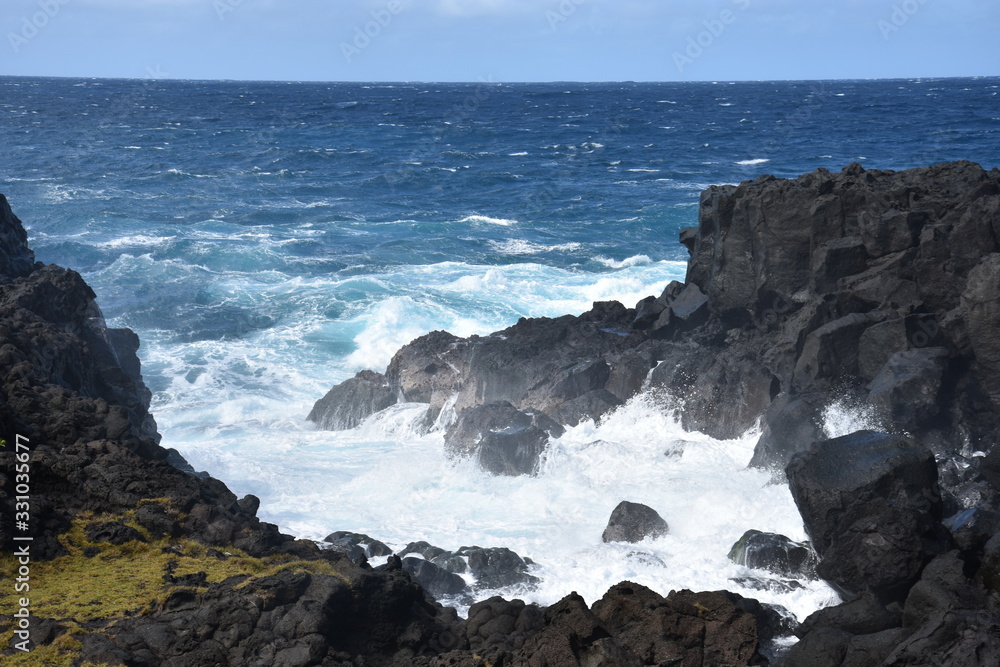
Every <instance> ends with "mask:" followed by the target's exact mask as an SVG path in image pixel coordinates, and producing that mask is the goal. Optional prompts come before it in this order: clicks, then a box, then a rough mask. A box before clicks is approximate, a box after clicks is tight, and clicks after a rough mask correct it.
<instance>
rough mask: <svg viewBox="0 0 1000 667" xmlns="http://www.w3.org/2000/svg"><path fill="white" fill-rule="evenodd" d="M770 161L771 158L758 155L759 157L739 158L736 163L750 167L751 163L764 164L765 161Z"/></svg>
mask: <svg viewBox="0 0 1000 667" xmlns="http://www.w3.org/2000/svg"><path fill="white" fill-rule="evenodd" d="M770 161H771V160H770V159H769V158H763V157H759V158H754V159H752V160H740V161H738V162H737V163H736V164H738V165H741V166H743V167H751V166H753V165H757V164H764V163H765V162H770Z"/></svg>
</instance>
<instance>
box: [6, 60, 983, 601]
mask: <svg viewBox="0 0 1000 667" xmlns="http://www.w3.org/2000/svg"><path fill="white" fill-rule="evenodd" d="M998 93H1000V79H997V78H978V79H946V80H931V79H927V80H894V81H824V82H807V81H806V82H754V83H725V82H711V83H661V84H653V83H642V84H632V83H622V84H603V83H602V84H579V83H573V84H558V83H556V84H506V83H493V82H480V83H471V84H429V83H424V84H403V83H400V84H370V85H364V84H355V83H350V84H346V83H343V84H337V83H334V84H325V83H324V84H321V83H286V82H281V83H248V82H197V81H156V80H93V79H33V78H11V77H0V151H2V152H0V155H2V157H0V192H3V193H4V194H6V195H7V196H8V198H9V199H10V201H11V204H12V206H13V208H14V210H15V213H17V214H18V216H19V217H20V218H21V219H22V220H23V221H24V222H25V223H26V226H27V228H28V234H29V237H30V242H31V244H32V246H33V248H34V250H35V252H36V255H37V257H38V259H39V260H41V261H43V262H46V263H57V264H61V265H63V266H67V267H71V268H73V269H75V270H77V271H79V272H80V273H81V274H83V276H84V277H85V278H86V280H87V281H88V282H89V283H90V285H91V286H92V287H93V288H94V290H95V291H96V292H97V295H98V300H99V303H100V304H101V306H102V308H103V310H104V314H105V316H106V317H107V319H108V322H109V324H110V325H111V326H126V327H131V328H132V329H134V330H135V331H136V332H137V333H138V334H139V336H140V337H141V339H142V348H141V349H140V356H141V359H142V363H143V375H144V377H145V380H146V383H147V384H148V385H149V387H150V388H151V389H152V391H153V393H154V398H153V405H152V411H153V413H154V415H155V417H156V420H157V422H158V424H159V428H160V432H161V433H162V434H163V445H164V446H166V447H175V448H177V449H178V450H179V451H181V452H182V453H183V455H184V456H185V457H186V458H187V459H188V460H189V461H190V462H191V463H192V464H193V465H194V466H195V467H196V468H197V469H199V470H207V471H209V472H210V473H211V474H212V475H213V476H215V477H218V478H219V479H222V480H223V481H225V482H226V483H227V484H228V485H229V486H230V488H231V489H233V491H234V492H236V493H237V494H238V495H242V494H246V493H253V494H256V495H257V496H259V497H260V498H261V500H262V505H261V510H260V515H261V517H262V518H264V519H266V520H268V521H272V522H274V523H277V524H278V525H279V526H280V527H281V529H282V530H283V531H286V532H289V533H292V534H295V535H297V536H300V537H305V538H312V539H322V538H323V537H324V536H326V535H327V534H328V533H330V532H332V531H334V530H352V531H359V532H364V533H367V534H369V535H372V536H373V537H376V538H378V539H381V540H383V541H386V542H388V543H390V544H391V545H392V546H395V547H402V546H404V545H405V544H406V543H407V542H410V541H415V540H427V541H429V542H431V543H433V544H435V545H437V546H440V547H443V548H446V549H456V548H458V547H460V546H463V545H473V544H476V545H479V546H484V547H490V546H506V547H509V548H511V549H513V550H515V551H517V552H518V553H519V554H521V555H522V556H527V557H530V558H531V559H532V560H533V561H534V562H535V565H534V566H533V572H534V574H535V575H536V576H538V577H540V578H541V580H542V581H541V584H540V585H539V586H538V587H537V588H536V589H534V590H507V591H502V592H503V593H504V594H506V595H508V596H510V595H516V596H519V597H522V598H524V599H527V600H531V601H537V602H540V603H543V604H549V603H552V602H555V601H556V600H558V599H560V598H561V597H563V596H564V595H566V594H567V593H569V592H570V591H574V590H575V591H578V592H579V593H580V594H582V595H583V596H584V597H585V598H586V599H587V600H588V602H593V601H594V600H595V599H598V598H599V597H600V596H601V595H603V593H604V592H605V591H606V590H607V588H608V587H609V586H611V585H612V584H614V583H616V582H618V581H619V580H622V579H631V580H633V581H637V582H639V583H642V584H645V585H647V586H650V587H651V588H653V589H655V590H657V591H659V592H661V593H664V594H665V593H667V592H669V591H670V590H672V589H680V588H691V589H695V590H714V589H720V588H728V589H730V590H734V591H737V592H741V593H743V594H745V595H749V596H753V597H756V598H758V599H760V600H762V601H764V602H769V603H774V604H780V605H782V606H784V607H785V608H787V609H788V610H789V611H790V612H791V613H794V614H796V615H798V616H799V617H800V618H802V617H804V616H805V615H806V614H808V613H810V612H811V611H813V610H815V609H816V608H818V607H821V606H824V605H827V604H831V603H833V602H835V601H836V599H837V598H836V595H835V594H834V593H833V592H832V591H831V590H830V589H829V588H827V587H826V586H825V585H823V584H821V583H816V582H802V585H801V587H795V586H791V587H780V586H773V587H772V588H771V589H767V590H757V589H755V588H754V587H753V586H752V585H751V586H750V587H744V586H743V584H741V583H739V582H737V581H734V579H740V580H743V581H749V580H752V579H753V578H754V577H755V576H758V575H759V574H760V573H754V572H752V571H749V570H747V569H746V568H743V567H741V566H738V565H735V564H733V563H731V562H729V561H728V559H727V553H728V552H729V549H730V547H731V546H732V544H733V542H735V541H736V540H737V539H738V538H739V537H740V536H741V535H742V534H743V532H744V531H745V530H747V529H750V528H755V529H759V530H764V531H774V532H780V533H783V534H785V535H787V536H789V537H791V538H792V539H797V540H798V539H804V538H805V534H804V532H803V529H802V523H801V520H800V519H799V517H798V513H797V511H796V509H795V506H794V504H793V502H792V499H791V496H790V494H789V492H788V489H787V487H786V486H784V485H780V484H772V483H770V480H769V478H768V476H767V475H765V474H763V473H761V472H759V471H754V470H747V469H746V464H747V462H748V461H749V459H750V456H751V454H752V451H753V445H754V442H755V438H756V436H755V434H754V433H752V432H751V433H748V434H746V435H745V436H744V437H742V438H740V439H737V440H734V441H718V440H714V439H712V438H709V437H707V436H704V435H702V434H699V433H686V432H684V431H683V430H682V429H681V428H680V427H679V426H678V425H677V423H676V419H675V415H673V414H671V412H670V410H669V409H668V408H665V407H664V406H665V403H664V397H662V396H657V395H652V394H644V395H641V396H639V397H638V398H637V399H636V400H634V401H632V402H631V403H629V404H627V405H626V406H624V407H622V408H621V409H619V410H618V411H616V412H615V413H613V414H611V415H610V416H608V417H607V418H606V419H604V420H603V421H602V422H601V423H599V424H595V423H592V422H586V423H584V424H581V425H580V426H578V427H575V428H571V429H568V431H567V433H566V434H565V435H564V436H563V437H561V438H559V439H558V440H556V441H554V442H553V443H552V445H551V448H550V450H549V452H548V455H547V456H546V458H545V461H544V465H543V469H542V471H541V473H540V474H539V475H538V476H536V477H517V478H508V477H491V476H489V475H486V474H483V473H482V472H481V471H479V470H478V469H477V468H476V466H475V465H474V464H472V463H471V462H468V461H450V460H447V459H446V458H444V456H443V453H442V434H441V433H440V432H431V433H421V432H420V431H419V429H418V428H417V426H416V425H417V424H418V423H419V421H420V419H421V416H422V412H423V407H422V406H419V405H413V404H401V405H398V406H396V407H394V408H392V409H390V410H389V411H387V412H386V413H384V414H381V415H378V416H376V417H375V418H372V419H370V420H369V421H368V422H367V423H365V424H364V425H362V426H361V427H359V428H357V429H355V430H353V431H348V432H323V431H316V430H315V429H314V428H313V426H312V425H311V424H310V423H308V422H306V421H305V416H306V414H307V413H308V412H309V410H310V408H311V406H312V404H313V402H314V401H316V400H317V399H318V398H320V397H321V396H322V395H323V394H324V393H325V392H326V391H327V390H328V389H329V388H330V387H331V386H332V385H334V384H336V383H338V382H340V381H342V380H344V379H346V378H348V377H350V376H351V375H353V374H354V373H355V372H357V371H358V370H361V369H365V368H371V369H375V370H379V371H381V370H383V369H384V368H385V366H386V364H387V363H388V361H389V359H390V358H391V356H392V354H393V353H394V352H395V350H396V349H398V348H399V347H400V346H401V345H403V344H405V343H407V342H408V341H410V340H411V339H413V338H415V337H416V336H419V335H421V334H423V333H426V332H429V331H432V330H435V329H446V330H448V331H451V332H453V333H455V334H458V335H468V334H473V333H478V334H486V333H489V332H491V331H493V330H496V329H499V328H503V327H506V326H509V325H510V324H512V323H514V322H515V321H516V320H517V319H518V318H520V317H522V316H529V317H538V316H557V315H562V314H565V313H581V312H583V311H584V310H587V309H588V308H589V307H590V304H591V303H592V302H593V301H597V300H607V299H618V300H620V301H622V302H623V303H625V304H626V305H629V306H631V305H634V304H635V303H636V302H637V301H638V300H639V299H641V298H643V297H645V296H647V295H650V294H659V293H660V292H661V291H662V290H663V288H664V286H665V285H666V284H667V283H668V282H669V281H670V280H674V279H678V280H683V277H684V273H685V261H686V259H687V254H686V251H685V250H684V249H683V247H681V246H680V245H679V244H678V242H677V238H678V232H679V230H680V229H681V228H682V227H687V226H692V225H695V224H697V209H698V197H699V193H700V192H701V191H702V190H703V189H704V188H706V187H707V186H709V185H712V184H721V183H738V182H740V181H742V180H745V179H751V178H755V177H757V176H758V175H761V174H764V173H769V174H774V175H776V176H783V177H788V176H796V175H798V174H800V173H804V172H808V171H812V170H814V169H817V168H820V167H822V168H827V169H830V170H840V169H841V168H843V167H844V166H846V165H847V164H849V163H851V162H860V163H861V164H862V165H864V166H865V167H866V168H870V169H896V170H898V169H904V168H910V167H916V166H922V165H925V164H930V163H935V162H943V161H947V160H955V159H968V160H973V161H977V162H979V163H981V164H982V165H983V166H985V167H987V168H992V167H995V166H997V165H998V163H1000V96H998ZM860 421H861V418H860V417H859V416H857V415H852V414H850V413H849V412H846V411H844V410H842V409H840V408H838V407H837V406H831V408H830V411H829V419H828V431H829V432H830V434H831V435H836V434H840V433H843V432H847V431H850V430H852V429H853V428H854V427H856V426H858V425H859V422H860ZM623 499H628V500H632V501H635V502H643V503H646V504H648V505H651V506H652V507H654V508H655V509H657V510H658V511H659V512H660V513H661V514H662V515H663V517H664V518H665V519H666V520H667V521H668V523H669V524H670V533H669V534H668V535H667V536H665V537H662V538H660V539H657V540H653V541H647V542H644V543H641V544H638V545H623V544H603V543H602V542H601V539H600V536H601V532H602V530H603V528H604V526H605V524H606V522H607V519H608V516H609V514H610V512H611V510H612V508H614V506H615V505H616V504H617V503H618V502H619V501H620V500H623ZM786 589H787V590H786ZM492 593H493V592H491V591H483V592H480V593H479V594H478V595H479V597H480V598H482V597H486V596H488V595H490V594H492ZM467 603H468V601H466V603H465V604H467ZM463 606H464V605H463Z"/></svg>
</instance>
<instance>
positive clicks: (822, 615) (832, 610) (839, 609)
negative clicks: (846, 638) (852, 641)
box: [795, 591, 903, 637]
mask: <svg viewBox="0 0 1000 667" xmlns="http://www.w3.org/2000/svg"><path fill="white" fill-rule="evenodd" d="M893 606H894V607H895V610H890V609H888V608H887V607H886V606H885V605H883V604H882V603H881V602H879V601H878V599H877V598H876V597H875V596H874V595H873V594H872V593H871V592H867V591H866V592H864V593H862V594H861V595H859V596H858V597H857V598H855V599H853V600H850V601H848V602H844V603H842V604H838V605H834V606H832V607H825V608H823V609H820V610H819V611H815V612H813V613H812V614H810V615H809V616H808V617H807V618H806V619H805V620H804V621H802V624H801V625H800V626H799V627H798V628H797V629H796V631H795V634H796V635H798V636H799V637H805V636H806V635H808V634H809V633H811V632H814V631H815V630H818V629H820V628H835V629H837V630H842V631H844V632H849V633H851V634H854V635H867V634H873V633H876V632H882V631H883V630H890V629H892V628H898V627H901V626H902V624H903V619H902V614H901V613H900V611H899V605H898V604H897V605H893Z"/></svg>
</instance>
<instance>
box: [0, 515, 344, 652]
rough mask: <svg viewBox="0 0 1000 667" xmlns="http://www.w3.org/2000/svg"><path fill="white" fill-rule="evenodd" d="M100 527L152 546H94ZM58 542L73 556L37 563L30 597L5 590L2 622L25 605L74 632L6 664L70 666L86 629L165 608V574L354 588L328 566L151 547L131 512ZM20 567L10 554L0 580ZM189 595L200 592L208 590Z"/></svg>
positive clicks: (171, 544) (196, 547)
mask: <svg viewBox="0 0 1000 667" xmlns="http://www.w3.org/2000/svg"><path fill="white" fill-rule="evenodd" d="M97 521H122V522H124V523H126V524H127V525H130V526H132V527H133V528H135V529H136V530H138V531H139V532H140V533H141V534H143V536H144V537H145V538H146V539H147V540H148V541H146V542H143V541H139V540H134V541H131V542H128V543H126V544H122V545H113V544H109V543H106V542H101V543H94V542H90V541H89V540H87V538H86V526H87V525H88V524H90V523H93V522H97ZM59 539H60V542H61V543H62V545H63V546H64V547H65V548H66V550H67V551H68V552H69V553H68V555H65V556H62V557H60V558H56V559H54V560H51V561H46V562H32V563H31V582H30V583H31V590H30V591H29V592H27V593H15V592H14V590H13V587H12V586H5V587H2V588H0V614H2V615H8V614H13V612H14V611H15V610H16V605H17V603H18V598H20V597H28V598H29V599H30V600H31V613H32V615H33V616H35V617H37V618H51V619H55V620H57V621H59V622H60V623H62V624H63V625H67V626H68V627H70V631H69V632H67V633H65V634H63V635H62V636H61V637H59V639H57V640H56V641H54V642H53V643H52V644H51V645H49V646H44V647H36V648H35V649H34V650H32V651H31V652H30V653H21V654H20V655H15V656H9V657H8V656H5V657H4V658H3V662H4V664H8V661H9V664H12V665H15V664H16V665H36V664H37V665H64V664H65V665H68V664H69V663H70V661H72V659H73V656H74V655H75V654H78V652H79V648H80V643H79V638H78V637H79V635H81V634H83V633H85V631H84V630H83V629H82V628H83V626H85V625H89V627H93V625H92V624H94V623H97V624H99V625H104V624H114V623H115V622H117V621H118V620H120V619H123V618H127V617H130V616H136V615H139V614H144V613H151V612H153V611H155V610H156V609H159V608H161V606H162V604H163V603H164V602H165V601H166V599H167V597H168V595H169V594H170V593H171V592H173V591H176V590H178V587H177V586H176V585H171V584H170V583H169V582H167V581H165V580H164V575H165V574H167V573H172V575H173V576H174V577H182V576H184V575H187V574H194V573H198V572H204V573H205V575H206V581H207V583H208V584H212V583H218V582H222V581H225V580H226V579H228V578H230V577H234V576H237V575H244V576H245V575H249V578H248V579H247V580H246V581H244V582H241V583H240V584H239V586H238V588H245V587H252V586H253V584H254V582H255V581H256V580H258V579H259V578H261V577H266V576H270V575H272V574H276V573H278V572H280V571H282V570H287V569H292V570H295V571H308V572H311V573H314V574H324V575H330V576H334V577H337V578H339V579H341V580H342V581H344V582H345V583H349V581H348V579H347V578H346V577H345V576H344V575H343V574H342V573H340V572H338V571H337V570H336V569H335V568H334V567H333V566H332V565H331V563H329V562H328V561H322V560H319V561H302V560H297V559H295V558H294V557H291V556H286V555H281V556H271V557H267V558H254V557H251V556H248V555H247V554H246V553H244V552H242V551H240V550H238V549H234V548H228V549H224V550H221V551H223V552H224V553H226V554H227V557H226V558H221V559H220V558H218V557H216V556H215V555H210V554H209V553H208V552H209V547H206V546H205V545H203V544H200V543H198V542H195V541H193V540H188V539H172V538H164V539H160V540H152V539H150V536H149V532H148V531H146V530H145V529H143V528H142V527H141V526H139V525H137V524H136V523H135V521H134V517H133V516H132V513H131V512H129V513H127V514H125V515H118V516H110V515H100V516H94V515H90V514H86V515H81V516H79V517H78V518H77V519H76V520H75V521H74V522H73V525H72V528H71V529H70V530H69V531H68V532H67V533H65V534H64V535H62V536H60V538H59ZM85 552H86V553H89V554H91V555H89V556H88V555H85ZM17 567H18V563H17V561H16V559H15V558H14V557H13V556H12V555H11V554H2V555H0V580H3V581H12V580H13V579H14V577H15V576H16V572H17ZM185 588H187V589H188V590H193V591H195V592H202V591H204V590H206V588H205V587H190V586H187V587H185ZM12 637H13V631H12V630H11V631H8V632H6V633H3V634H0V640H2V642H3V643H2V644H0V648H7V647H9V646H10V645H11V639H12ZM64 658H65V659H64Z"/></svg>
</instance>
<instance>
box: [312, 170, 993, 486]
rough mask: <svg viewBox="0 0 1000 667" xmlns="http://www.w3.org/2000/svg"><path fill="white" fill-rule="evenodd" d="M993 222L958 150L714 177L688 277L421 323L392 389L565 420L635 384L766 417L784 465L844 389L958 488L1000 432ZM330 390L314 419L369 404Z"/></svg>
mask: <svg viewBox="0 0 1000 667" xmlns="http://www.w3.org/2000/svg"><path fill="white" fill-rule="evenodd" d="M998 219H1000V172H998V171H997V170H993V171H985V170H983V169H982V168H981V167H980V166H979V165H976V164H973V163H969V162H955V163H949V164H941V165H935V166H932V167H924V168H920V169H912V170H908V171H902V172H891V171H874V170H872V171H866V170H865V169H863V168H862V167H861V166H860V165H858V164H853V165H850V166H848V167H846V168H845V169H844V170H843V171H841V172H840V173H838V174H835V173H830V172H828V171H826V170H822V169H820V170H817V171H815V172H813V173H810V174H806V175H804V176H801V177H799V178H797V179H776V178H774V177H771V176H762V177H760V178H758V179H756V180H754V181H747V182H744V183H742V184H740V185H738V186H733V185H727V186H718V187H711V188H709V189H708V190H706V191H705V192H704V193H703V194H702V197H701V205H700V210H699V220H698V226H697V227H696V228H689V229H686V230H684V231H683V232H682V234H681V241H682V243H683V244H684V245H685V246H686V247H687V248H688V250H689V251H690V253H691V260H690V263H689V266H688V272H687V279H686V281H685V283H684V284H681V283H677V282H675V283H671V284H670V285H668V286H667V288H666V289H665V290H664V292H663V293H662V294H661V295H659V296H650V297H648V298H646V299H643V300H642V301H640V302H639V303H638V304H636V306H635V307H634V308H626V307H624V306H622V305H620V304H617V303H598V304H595V305H594V308H593V309H592V310H591V311H588V312H587V313H584V314H583V315H580V316H579V317H570V316H566V317H562V318H557V319H547V318H539V319H533V320H532V319H522V320H521V321H519V322H518V323H517V324H515V325H514V326H512V327H510V328H508V329H506V330H504V331H501V332H497V333H495V334H493V335H491V336H486V337H477V336H473V337H470V338H467V339H460V338H457V337H455V336H452V335H451V334H447V333H444V332H435V333H432V334H428V335H427V336H424V337H422V338H419V339H417V340H416V341H414V342H412V343H411V344H409V345H407V346H406V347H404V348H403V349H402V350H400V351H399V353H398V354H397V355H396V356H395V358H394V359H393V360H392V363H390V365H389V368H388V369H387V371H386V373H385V382H387V383H388V389H387V390H386V392H385V394H386V395H388V394H389V393H393V392H394V393H395V394H396V395H401V396H403V397H404V398H405V399H406V400H407V401H422V402H426V403H428V404H429V412H430V417H431V421H433V419H434V418H436V416H437V413H438V412H439V411H440V410H441V409H443V408H445V406H446V405H447V406H449V408H450V409H453V410H454V411H455V412H456V413H457V415H458V417H459V418H461V415H462V414H463V413H464V412H465V411H467V410H469V409H473V408H477V407H480V406H484V405H487V404H491V403H497V402H507V403H509V404H510V405H511V406H513V407H514V408H516V409H517V410H519V411H522V412H524V411H533V412H535V413H539V412H540V413H544V414H546V415H548V416H549V417H550V418H552V419H553V420H554V421H556V422H558V423H560V424H563V425H572V424H576V423H578V422H579V421H581V420H583V419H588V418H594V419H597V418H600V417H601V415H603V414H604V413H605V412H607V411H608V410H611V409H614V407H616V406H617V405H619V404H621V403H622V402H624V401H627V400H628V399H629V398H631V397H632V396H634V395H635V394H636V393H637V392H638V391H640V390H641V389H642V388H643V387H644V386H648V387H651V388H653V389H659V390H661V391H664V392H666V393H668V394H670V395H672V396H674V397H675V398H677V399H678V400H679V401H680V402H682V404H683V410H681V412H680V416H681V419H682V421H683V424H684V426H685V427H686V428H689V429H696V430H700V431H703V432H705V433H708V434H710V435H713V436H716V437H722V438H729V437H735V436H738V435H741V434H742V433H744V432H745V431H746V430H747V429H748V428H750V427H751V426H753V425H754V424H755V423H756V422H757V420H758V419H760V418H761V416H762V415H763V416H764V422H763V425H764V429H763V433H762V435H761V439H760V443H759V445H758V449H757V452H756V454H755V456H754V465H756V466H760V467H766V468H770V469H772V470H774V471H775V473H776V474H779V475H780V474H783V471H784V468H785V465H786V464H787V463H788V461H790V460H791V458H792V456H794V454H796V453H798V452H800V451H803V450H804V449H806V448H808V446H809V444H811V443H812V442H813V441H814V440H818V439H822V438H824V437H826V434H825V432H824V424H823V415H822V413H823V410H824V409H825V408H826V407H828V406H829V405H830V403H831V402H833V401H834V400H835V399H840V400H843V401H846V402H847V403H849V404H853V405H856V406H858V407H864V408H866V409H868V410H869V413H870V421H871V422H872V423H873V424H877V425H878V426H879V427H880V428H884V429H888V430H892V431H896V432H909V433H917V432H919V433H921V434H922V441H923V442H925V443H927V444H928V446H930V447H931V449H932V450H933V451H934V452H935V454H937V455H938V456H949V457H958V458H961V459H962V465H961V466H960V468H961V469H962V471H963V472H961V473H959V474H958V476H959V477H961V479H954V480H953V479H946V480H944V481H945V482H946V487H947V489H948V492H949V493H951V492H952V490H953V489H957V487H958V486H959V485H960V484H961V483H964V482H968V481H970V480H972V479H974V478H975V477H976V475H977V474H978V466H979V462H978V461H977V460H974V459H970V458H968V456H967V455H968V453H969V452H970V451H975V450H977V449H978V450H981V451H988V450H989V449H990V447H991V446H992V443H993V442H994V441H995V440H996V439H997V437H998V434H1000V410H998V405H1000V381H998V380H997V379H996V378H998V377H1000V343H998V341H1000V338H998V334H997V331H1000V307H998V306H997V303H998V300H997V293H998V291H1000V260H998V257H1000V239H998V238H997V229H998V228H1000V222H998ZM348 382H349V383H350V382H353V381H348ZM341 387H342V388H343V391H341V392H340V394H338V395H339V396H341V397H342V398H341V400H342V401H343V402H344V405H343V406H341V407H333V406H330V405H329V404H328V403H327V404H325V405H323V406H321V405H320V404H317V407H316V409H315V410H314V412H313V415H311V418H312V419H314V420H315V421H317V423H319V424H321V425H322V424H324V423H329V422H330V419H329V418H328V417H327V415H329V414H335V413H336V411H337V410H340V411H345V410H346V411H348V412H351V413H352V414H361V413H362V412H364V411H366V410H369V409H372V408H373V407H374V406H373V405H372V401H371V400H370V397H369V394H368V393H366V392H365V391H359V390H358V391H356V390H354V389H352V387H351V386H350V385H349V384H346V383H345V385H341ZM352 392H354V393H353V394H352ZM333 421H336V420H333ZM512 423H513V422H512ZM446 439H447V440H449V441H450V438H446ZM539 442H542V443H543V442H544V441H543V440H538V441H537V442H536V443H535V445H536V448H537V445H538V443H539ZM963 452H964V454H963ZM522 472H530V471H529V470H528V468H527V467H525V468H524V470H522Z"/></svg>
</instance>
